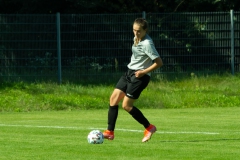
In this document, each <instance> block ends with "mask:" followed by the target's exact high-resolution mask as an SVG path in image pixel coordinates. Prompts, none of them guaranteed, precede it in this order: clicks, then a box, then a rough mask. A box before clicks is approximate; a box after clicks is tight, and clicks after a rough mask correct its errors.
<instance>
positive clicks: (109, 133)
mask: <svg viewBox="0 0 240 160" xmlns="http://www.w3.org/2000/svg"><path fill="white" fill-rule="evenodd" d="M103 136H104V138H105V139H108V140H113V139H114V132H113V131H109V130H106V131H104V132H103Z"/></svg>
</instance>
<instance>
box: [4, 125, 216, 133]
mask: <svg viewBox="0 0 240 160" xmlns="http://www.w3.org/2000/svg"><path fill="white" fill-rule="evenodd" d="M0 126H2V127H26V128H54V129H74V130H93V129H99V130H105V129H106V128H94V127H89V128H83V127H66V126H35V125H18V124H1V123H0ZM115 130H118V131H123V132H143V130H132V129H123V128H121V129H115ZM156 133H159V134H208V135H209V134H210V135H216V134H220V133H217V132H187V131H180V132H168V131H157V132H156Z"/></svg>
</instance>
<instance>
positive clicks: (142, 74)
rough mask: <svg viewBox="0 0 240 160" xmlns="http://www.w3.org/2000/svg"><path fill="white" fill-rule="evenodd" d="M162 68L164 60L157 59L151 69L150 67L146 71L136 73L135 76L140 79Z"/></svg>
mask: <svg viewBox="0 0 240 160" xmlns="http://www.w3.org/2000/svg"><path fill="white" fill-rule="evenodd" d="M161 66H163V62H162V59H161V57H157V58H156V59H154V62H153V64H152V65H151V66H150V67H148V68H146V69H144V70H139V71H136V72H135V76H136V77H138V78H140V77H142V76H144V75H145V74H147V73H149V72H152V71H154V70H155V69H157V68H159V67H161Z"/></svg>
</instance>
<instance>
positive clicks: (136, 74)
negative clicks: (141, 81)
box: [135, 70, 145, 78]
mask: <svg viewBox="0 0 240 160" xmlns="http://www.w3.org/2000/svg"><path fill="white" fill-rule="evenodd" d="M144 75H145V73H144V72H143V71H141V70H139V71H136V72H135V77H136V78H141V77H142V76H144Z"/></svg>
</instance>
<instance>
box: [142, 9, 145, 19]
mask: <svg viewBox="0 0 240 160" xmlns="http://www.w3.org/2000/svg"><path fill="white" fill-rule="evenodd" d="M142 18H144V19H146V12H145V11H143V12H142Z"/></svg>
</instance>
